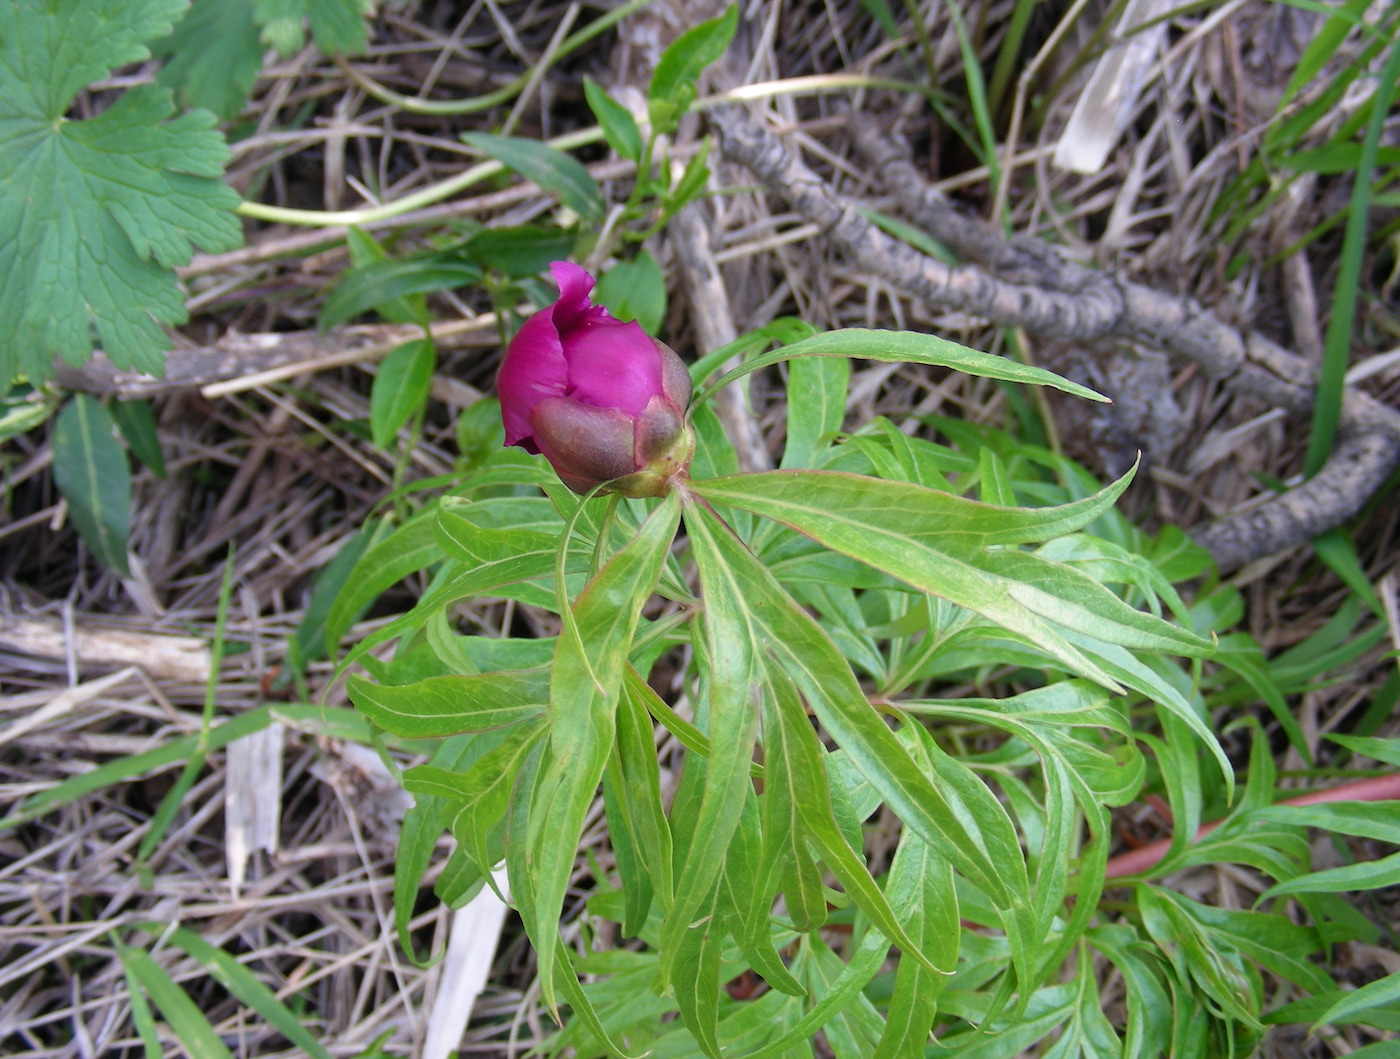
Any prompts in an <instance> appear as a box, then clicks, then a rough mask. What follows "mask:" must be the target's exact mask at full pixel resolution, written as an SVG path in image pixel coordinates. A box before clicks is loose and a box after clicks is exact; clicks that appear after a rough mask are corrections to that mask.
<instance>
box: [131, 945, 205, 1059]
mask: <svg viewBox="0 0 1400 1059" xmlns="http://www.w3.org/2000/svg"><path fill="white" fill-rule="evenodd" d="M117 953H118V955H119V956H120V958H121V961H122V966H123V967H124V968H125V969H126V970H127V972H128V973H129V974H130V975H131V977H132V978H134V979H136V981H137V982H138V983H140V986H141V989H142V990H143V991H144V992H145V994H146V995H147V996H148V997H150V999H151V1003H153V1004H155V1006H156V1007H157V1008H158V1009H159V1010H160V1013H161V1014H162V1015H163V1016H165V1021H166V1022H167V1023H168V1024H169V1025H170V1028H171V1030H172V1031H174V1033H175V1036H176V1038H177V1039H178V1040H179V1041H180V1044H181V1046H182V1048H183V1050H184V1054H185V1055H187V1056H189V1059H231V1056H232V1053H231V1052H230V1051H229V1050H228V1048H227V1047H226V1046H225V1044H224V1042H223V1041H221V1040H220V1039H219V1035H218V1034H217V1033H215V1032H214V1027H213V1026H211V1025H209V1020H208V1019H207V1018H205V1017H204V1013H203V1012H201V1011H200V1010H199V1008H198V1007H196V1006H195V1002H194V1001H193V1000H191V999H190V996H189V994H188V993H186V992H185V991H184V990H183V989H181V988H180V987H179V986H178V985H176V984H175V980H174V979H173V978H171V977H170V975H169V974H167V973H166V971H165V969H164V968H163V967H161V965H160V964H158V963H156V961H155V960H153V959H152V958H151V954H150V953H148V952H146V951H145V950H144V949H133V948H130V947H128V946H124V945H123V946H120V947H118V949H117Z"/></svg>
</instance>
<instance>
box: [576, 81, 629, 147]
mask: <svg viewBox="0 0 1400 1059" xmlns="http://www.w3.org/2000/svg"><path fill="white" fill-rule="evenodd" d="M583 96H584V99H586V100H587V101H588V109H589V110H591V111H593V117H594V118H595V119H596V120H597V122H598V127H599V128H600V129H602V130H603V138H604V139H605V140H607V141H608V146H609V147H611V148H612V149H613V150H614V151H616V152H617V153H618V154H619V155H621V156H622V157H623V158H626V159H627V160H628V161H632V162H635V161H638V160H639V159H640V158H641V157H642V134H641V131H640V130H639V129H638V128H637V122H636V119H635V118H633V117H632V114H631V112H630V111H629V110H628V109H627V108H626V107H624V106H623V105H622V104H621V103H618V102H617V101H616V100H614V99H613V98H612V97H611V96H610V95H608V94H607V92H605V91H603V87H602V85H600V84H598V82H597V81H595V80H593V78H591V77H588V76H586V75H585V76H584V79H583Z"/></svg>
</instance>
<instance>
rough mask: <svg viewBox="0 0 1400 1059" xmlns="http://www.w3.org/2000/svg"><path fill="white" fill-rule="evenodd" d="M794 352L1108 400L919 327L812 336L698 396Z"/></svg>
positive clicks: (740, 369)
mask: <svg viewBox="0 0 1400 1059" xmlns="http://www.w3.org/2000/svg"><path fill="white" fill-rule="evenodd" d="M793 357H855V358H858V359H863V360H878V361H884V362H886V363H892V364H893V363H910V364H933V365H936V366H938V367H944V368H954V369H956V370H957V371H961V372H963V373H965V374H967V375H980V376H983V377H984V378H988V379H1000V380H1001V381H1003V382H1021V383H1026V384H1028V385H1035V386H1053V387H1054V388H1055V389H1057V390H1063V391H1064V392H1065V393H1068V394H1073V395H1074V396H1076V397H1083V398H1086V399H1088V400H1090V401H1102V402H1106V401H1108V398H1107V397H1104V396H1103V395H1102V394H1099V393H1095V392H1094V391H1093V390H1091V389H1089V388H1088V387H1086V386H1080V385H1079V384H1078V383H1076V382H1070V381H1069V380H1068V379H1062V378H1061V377H1060V376H1058V375H1056V374H1055V373H1054V372H1052V371H1046V370H1045V369H1044V368H1035V367H1031V366H1030V365H1028V364H1022V363H1020V362H1019V361H1015V360H1011V359H1010V358H1008V357H998V356H996V355H995V354H992V353H983V352H982V351H981V350H977V349H971V348H969V347H967V346H963V345H959V344H958V343H956V342H950V341H949V340H948V339H946V338H940V337H938V336H937V335H924V334H919V333H918V332H916V331H870V330H865V329H863V328H856V327H850V328H846V329H844V330H841V331H828V332H825V333H823V334H818V335H812V336H811V337H810V338H804V339H801V340H800V341H797V342H793V343H792V344H791V345H787V346H784V347H783V348H782V349H775V350H773V351H772V352H769V353H764V354H762V355H761V356H757V357H754V358H752V359H751V360H746V361H745V362H744V363H743V364H741V365H739V367H737V368H735V369H733V370H732V371H729V372H726V373H725V374H724V375H722V376H721V377H720V378H719V379H718V380H716V381H715V382H713V383H711V384H710V385H709V386H708V387H706V389H705V392H704V394H702V395H701V396H700V397H699V398H697V400H704V398H706V397H708V396H709V395H710V394H712V393H714V392H715V391H716V390H719V389H721V388H722V387H724V386H727V385H728V384H729V383H731V382H733V381H734V380H735V379H737V378H740V377H741V376H744V375H747V374H749V373H750V372H753V371H758V370H760V369H761V368H766V367H767V366H768V365H770V364H777V363H778V362H779V361H783V360H791V359H792V358H793Z"/></svg>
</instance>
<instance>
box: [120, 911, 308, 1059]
mask: <svg viewBox="0 0 1400 1059" xmlns="http://www.w3.org/2000/svg"><path fill="white" fill-rule="evenodd" d="M167 926H168V924H164V923H160V924H141V927H142V929H144V930H150V931H152V932H156V933H160V934H161V935H162V936H163V937H164V938H165V940H166V941H168V942H170V943H171V944H173V945H176V946H178V947H179V948H181V949H184V950H185V951H186V952H187V953H189V954H190V955H191V956H193V957H194V958H195V959H196V960H197V961H199V963H200V964H201V965H202V966H203V967H204V970H205V971H206V972H207V973H208V974H209V977H210V978H212V979H214V981H216V982H218V983H219V984H220V985H221V986H223V987H224V988H225V989H227V990H228V991H229V992H230V993H232V994H233V995H234V996H235V997H237V998H238V1000H239V1002H240V1003H242V1004H243V1005H244V1006H245V1007H248V1008H251V1009H252V1010H253V1011H254V1012H256V1013H257V1014H258V1016H259V1017H260V1018H261V1019H262V1020H263V1021H264V1022H266V1023H267V1024H268V1025H269V1026H272V1027H273V1028H274V1029H276V1030H277V1032H278V1033H280V1034H281V1035H282V1036H283V1037H286V1038H287V1040H289V1041H291V1043H292V1044H294V1045H296V1047H297V1048H299V1049H301V1050H302V1051H303V1052H305V1053H306V1054H307V1055H309V1056H312V1057H313V1059H330V1053H329V1052H327V1051H326V1049H325V1048H324V1047H322V1046H321V1042H320V1041H318V1040H317V1039H316V1037H315V1035H314V1034H313V1033H311V1031H309V1030H308V1029H307V1028H306V1027H305V1026H303V1025H302V1024H301V1020H300V1019H298V1018H297V1017H296V1016H295V1015H294V1014H292V1012H291V1010H290V1009H289V1008H288V1007H287V1005H286V1004H284V1003H282V1001H280V1000H278V999H277V995H276V994H275V993H273V991H272V990H271V989H269V988H268V987H267V986H265V985H264V984H263V983H262V982H260V981H259V980H258V978H257V977H256V976H255V975H254V974H253V972H252V971H250V970H249V969H248V968H247V967H246V966H245V965H244V964H242V963H240V962H239V961H238V960H236V959H234V957H233V956H232V955H231V954H230V953H228V952H225V951H224V950H223V949H221V948H218V947H216V946H214V945H211V944H209V942H207V941H205V940H204V939H203V938H201V937H200V936H199V935H198V934H196V933H194V932H193V931H191V930H187V929H185V928H184V927H176V928H175V929H174V930H171V931H168V932H167Z"/></svg>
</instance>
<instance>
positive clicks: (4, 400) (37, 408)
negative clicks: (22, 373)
mask: <svg viewBox="0 0 1400 1059" xmlns="http://www.w3.org/2000/svg"><path fill="white" fill-rule="evenodd" d="M4 389H5V387H4V386H3V384H2V383H0V444H3V443H4V442H6V441H9V440H10V439H11V438H17V437H19V436H20V435H21V434H26V433H28V432H29V431H31V430H33V429H34V428H35V427H39V426H42V425H43V424H44V423H45V422H47V421H48V419H49V417H50V416H52V415H53V414H54V412H56V411H57V410H58V402H57V400H56V399H55V398H54V396H53V395H52V394H49V393H46V392H44V391H36V390H35V389H34V388H33V387H31V386H30V385H29V384H28V383H20V384H19V385H17V386H13V387H9V388H8V389H9V392H8V393H5V392H3V390H4Z"/></svg>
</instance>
